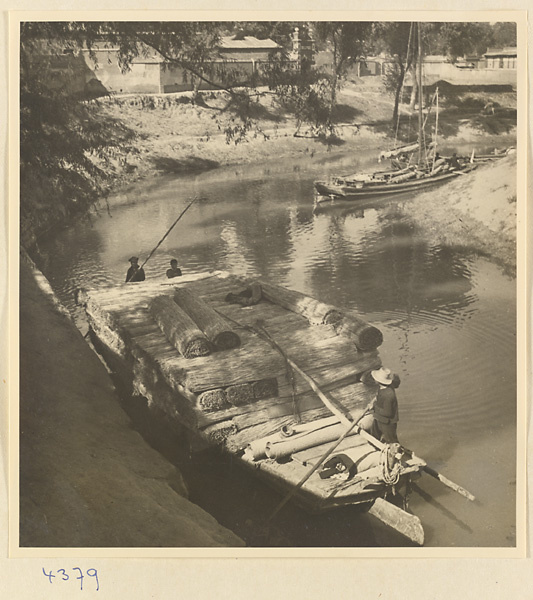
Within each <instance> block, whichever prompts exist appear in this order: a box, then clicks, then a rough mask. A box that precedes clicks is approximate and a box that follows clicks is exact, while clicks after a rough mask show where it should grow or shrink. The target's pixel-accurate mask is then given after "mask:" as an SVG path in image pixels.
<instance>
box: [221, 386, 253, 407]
mask: <svg viewBox="0 0 533 600" xmlns="http://www.w3.org/2000/svg"><path fill="white" fill-rule="evenodd" d="M226 398H227V399H228V402H229V403H230V404H232V405H233V406H241V404H248V403H249V402H253V401H254V392H253V389H252V385H251V384H250V383H239V384H237V385H230V386H229V387H227V388H226Z"/></svg>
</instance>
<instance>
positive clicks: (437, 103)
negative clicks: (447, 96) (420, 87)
mask: <svg viewBox="0 0 533 600" xmlns="http://www.w3.org/2000/svg"><path fill="white" fill-rule="evenodd" d="M435 99H436V106H435V146H434V147H433V165H432V166H431V170H432V171H433V169H434V168H435V160H436V158H437V137H438V135H439V88H438V86H437V87H436V89H435Z"/></svg>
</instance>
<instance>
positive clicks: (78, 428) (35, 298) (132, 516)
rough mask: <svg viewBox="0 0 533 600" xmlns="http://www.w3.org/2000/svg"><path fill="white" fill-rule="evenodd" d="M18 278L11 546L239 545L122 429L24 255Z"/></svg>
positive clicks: (77, 340) (95, 373) (125, 425)
mask: <svg viewBox="0 0 533 600" xmlns="http://www.w3.org/2000/svg"><path fill="white" fill-rule="evenodd" d="M20 283H21V294H20V298H21V300H20V358H21V361H20V370H21V374H22V376H21V380H20V545H21V546H23V547H24V546H30V547H31V546H36V547H54V546H57V547H99V546H100V547H132V546H133V547H143V546H144V547H192V546H196V547H199V546H242V545H244V543H243V542H242V540H241V539H240V538H238V537H237V536H236V535H234V534H233V533H232V532H231V531H229V530H227V529H225V528H224V527H222V526H221V525H219V524H218V523H217V521H216V520H215V519H214V518H213V517H211V516H210V515H209V514H207V513H206V512H205V511H203V510H202V509H200V508H199V507H198V506H196V505H194V504H192V503H191V502H189V501H188V500H187V494H188V492H187V487H186V485H185V483H184V481H183V479H182V477H181V474H180V473H179V471H178V470H177V469H176V468H175V467H174V466H172V465H171V464H170V463H169V462H167V461H166V460H165V459H163V458H162V457H161V455H160V454H158V453H157V452H156V451H155V450H153V449H152V448H150V447H149V446H148V445H147V444H146V443H145V442H144V441H143V439H142V438H141V436H140V435H139V434H138V433H136V432H135V431H134V430H133V429H132V428H131V426H130V423H129V419H128V417H127V416H126V414H125V413H124V411H123V410H122V409H121V407H120V405H119V401H118V398H117V396H116V394H115V392H114V390H113V387H112V384H111V381H110V378H109V376H108V374H107V372H106V370H105V368H104V366H103V365H102V364H101V363H100V361H99V360H98V358H97V357H96V355H95V354H94V353H93V351H92V350H91V349H90V348H89V346H88V345H87V344H86V343H85V341H84V340H83V338H82V336H81V334H80V333H79V332H78V330H77V329H76V328H75V326H74V324H73V322H72V321H71V320H70V319H69V317H68V316H67V314H68V313H67V314H65V313H66V310H65V309H62V308H61V306H60V305H59V304H58V302H57V301H55V300H54V297H53V295H52V292H51V290H50V289H48V291H47V289H46V288H47V282H46V279H45V278H44V277H43V276H42V274H40V273H39V272H38V271H37V270H36V269H34V268H32V267H30V266H29V265H28V264H27V263H26V262H24V261H23V262H22V264H21V274H20Z"/></svg>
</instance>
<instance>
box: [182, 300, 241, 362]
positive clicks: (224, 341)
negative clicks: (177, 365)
mask: <svg viewBox="0 0 533 600" xmlns="http://www.w3.org/2000/svg"><path fill="white" fill-rule="evenodd" d="M174 302H176V304H177V305H178V306H179V307H180V308H181V309H182V310H184V311H185V312H186V313H187V314H188V315H189V317H191V319H192V320H193V321H194V322H195V323H196V325H197V326H198V328H199V329H201V331H203V333H204V334H205V336H206V337H207V339H208V340H209V341H210V342H211V343H212V344H213V345H214V346H215V348H216V349H217V350H231V349H232V348H237V347H238V346H239V345H240V343H241V340H240V338H239V336H238V335H237V334H236V333H235V332H234V331H233V330H232V327H231V324H230V323H229V321H228V320H227V319H224V317H222V316H221V315H220V314H218V313H217V312H216V311H215V310H213V309H212V308H211V307H210V306H209V305H208V304H207V303H206V302H204V301H203V300H202V299H201V298H198V297H197V296H194V295H193V294H192V293H191V292H189V291H188V290H186V289H183V288H177V289H176V290H175V293H174Z"/></svg>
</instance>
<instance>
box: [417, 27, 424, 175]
mask: <svg viewBox="0 0 533 600" xmlns="http://www.w3.org/2000/svg"><path fill="white" fill-rule="evenodd" d="M417 33H418V166H419V167H421V166H422V133H423V132H422V123H423V114H422V99H423V96H424V94H423V89H422V36H421V35H420V21H419V22H418V23H417Z"/></svg>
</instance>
